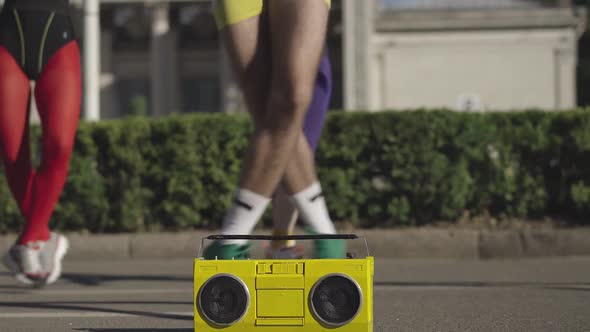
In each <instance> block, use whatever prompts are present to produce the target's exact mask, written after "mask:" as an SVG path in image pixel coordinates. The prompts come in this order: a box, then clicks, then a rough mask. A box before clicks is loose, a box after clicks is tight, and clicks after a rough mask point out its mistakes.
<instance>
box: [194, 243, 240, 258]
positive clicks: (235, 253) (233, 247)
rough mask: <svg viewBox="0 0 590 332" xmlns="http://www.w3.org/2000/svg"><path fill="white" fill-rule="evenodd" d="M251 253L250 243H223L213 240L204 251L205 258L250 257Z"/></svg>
mask: <svg viewBox="0 0 590 332" xmlns="http://www.w3.org/2000/svg"><path fill="white" fill-rule="evenodd" d="M249 255H250V243H247V244H222V243H221V242H220V241H213V243H211V244H210V245H209V246H208V247H206V248H205V250H204V251H203V258H205V259H248V258H249Z"/></svg>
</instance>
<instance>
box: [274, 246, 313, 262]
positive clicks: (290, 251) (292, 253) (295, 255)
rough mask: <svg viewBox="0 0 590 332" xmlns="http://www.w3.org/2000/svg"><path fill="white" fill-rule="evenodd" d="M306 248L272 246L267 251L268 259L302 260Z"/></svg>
mask: <svg viewBox="0 0 590 332" xmlns="http://www.w3.org/2000/svg"><path fill="white" fill-rule="evenodd" d="M303 251H304V248H303V247H302V246H296V245H295V246H290V247H283V248H273V247H272V246H270V247H268V248H267V249H266V258H267V259H302V258H303Z"/></svg>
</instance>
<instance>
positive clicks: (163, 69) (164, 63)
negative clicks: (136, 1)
mask: <svg viewBox="0 0 590 332" xmlns="http://www.w3.org/2000/svg"><path fill="white" fill-rule="evenodd" d="M152 6H153V7H152V40H151V57H150V71H151V75H150V76H151V80H150V81H151V113H152V115H155V116H158V115H164V114H168V113H172V112H174V111H176V107H175V104H176V103H175V102H176V101H177V100H176V99H177V98H174V91H176V90H178V89H177V84H176V78H177V76H178V70H177V66H176V63H177V61H175V59H176V43H175V38H174V37H175V36H174V34H173V33H171V31H170V22H169V19H168V15H169V14H168V13H169V4H168V3H167V2H159V3H154V4H152Z"/></svg>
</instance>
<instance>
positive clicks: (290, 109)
mask: <svg viewBox="0 0 590 332" xmlns="http://www.w3.org/2000/svg"><path fill="white" fill-rule="evenodd" d="M311 98H312V89H311V86H306V85H302V84H294V85H287V84H284V85H281V84H279V85H278V86H277V87H272V88H271V91H270V96H269V110H268V111H269V113H268V116H269V117H270V118H271V119H272V122H273V123H275V124H278V125H282V124H284V125H289V124H293V125H295V124H297V123H298V122H299V121H298V120H302V119H303V117H304V115H305V111H306V110H307V107H308V106H309V103H310V102H311Z"/></svg>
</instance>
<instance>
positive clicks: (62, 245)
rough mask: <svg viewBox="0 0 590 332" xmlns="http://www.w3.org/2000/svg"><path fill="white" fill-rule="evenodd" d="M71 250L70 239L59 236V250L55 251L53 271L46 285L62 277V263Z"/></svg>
mask: <svg viewBox="0 0 590 332" xmlns="http://www.w3.org/2000/svg"><path fill="white" fill-rule="evenodd" d="M69 248H70V242H69V241H68V239H67V238H66V237H65V236H63V235H59V238H58V239H57V249H56V250H55V254H54V255H53V269H52V270H51V272H50V273H49V276H48V277H47V280H46V281H45V284H47V285H49V284H52V283H54V282H56V281H57V279H58V278H59V277H60V276H61V269H62V261H63V258H64V256H65V255H66V253H67V252H68V249H69Z"/></svg>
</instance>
